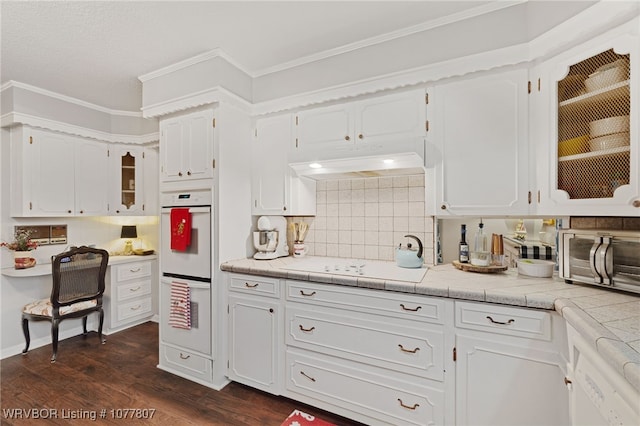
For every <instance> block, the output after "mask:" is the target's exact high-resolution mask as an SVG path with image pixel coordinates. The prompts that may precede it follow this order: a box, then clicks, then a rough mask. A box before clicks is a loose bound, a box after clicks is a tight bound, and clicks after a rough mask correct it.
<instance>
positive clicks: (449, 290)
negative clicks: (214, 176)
mask: <svg viewBox="0 0 640 426" xmlns="http://www.w3.org/2000/svg"><path fill="white" fill-rule="evenodd" d="M327 259H330V258H327ZM341 260H342V261H345V260H346V259H341ZM296 261H297V259H294V258H293V257H282V258H279V259H274V260H254V259H239V260H233V261H228V262H225V263H223V264H222V265H221V266H220V269H222V270H223V271H227V272H235V273H242V274H252V275H262V276H269V277H276V278H288V279H295V280H303V281H314V282H320V283H329V284H336V285H349V286H354V287H362V288H372V289H378V290H388V291H398V292H404V293H415V294H424V295H427V296H439V297H449V298H452V299H463V300H471V301H478V302H489V303H499V304H503V305H512V306H521V307H528V308H538V309H549V310H556V311H557V312H559V313H560V314H561V315H562V316H563V317H564V318H565V319H566V320H567V321H568V322H569V323H570V324H571V325H572V326H573V327H574V328H575V329H576V330H578V331H579V332H580V333H581V334H582V335H583V336H584V337H585V339H586V340H587V341H588V342H591V343H592V344H593V347H594V348H596V349H597V351H598V352H599V353H600V354H601V355H602V357H603V358H604V359H605V360H606V361H607V362H609V363H610V364H611V365H612V366H613V367H614V368H615V369H616V370H617V371H618V372H620V374H622V376H623V377H625V378H626V379H627V380H628V381H629V383H631V385H632V386H633V387H634V388H635V389H636V390H638V391H639V392H640V296H636V295H633V294H629V293H622V292H618V291H614V290H608V289H604V288H599V287H595V286H589V285H583V284H566V283H565V282H564V281H563V280H560V279H558V278H555V277H554V278H532V277H523V276H518V272H517V270H516V269H515V268H511V269H509V270H508V271H505V272H501V273H498V274H480V273H473V272H463V271H460V270H458V269H456V268H454V267H453V266H452V265H440V266H435V267H429V270H428V271H427V273H426V274H425V277H424V279H423V280H422V282H420V283H416V284H414V283H410V282H403V281H389V280H380V279H374V278H364V277H355V276H344V275H332V274H330V273H320V272H301V271H293V270H288V269H285V268H286V267H288V266H291V265H293V264H294V263H295V262H296ZM366 262H368V263H370V262H371V261H366ZM328 263H331V261H328Z"/></svg>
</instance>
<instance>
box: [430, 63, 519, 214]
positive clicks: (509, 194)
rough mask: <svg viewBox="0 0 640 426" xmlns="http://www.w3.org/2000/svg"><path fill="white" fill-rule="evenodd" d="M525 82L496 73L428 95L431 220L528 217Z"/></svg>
mask: <svg viewBox="0 0 640 426" xmlns="http://www.w3.org/2000/svg"><path fill="white" fill-rule="evenodd" d="M527 76H528V73H527V71H526V70H514V71H506V72H498V73H494V74H490V75H486V76H481V77H475V78H469V79H465V80H461V81H457V82H453V83H448V84H443V85H438V86H435V87H433V88H432V89H430V90H429V106H428V109H429V123H430V126H429V127H430V129H429V138H428V148H427V150H428V154H427V157H428V158H427V159H426V160H427V163H428V165H427V167H428V168H432V169H433V172H434V179H435V183H434V184H435V207H434V209H433V211H431V213H432V214H436V215H439V216H449V215H481V216H482V215H511V214H517V215H526V214H528V213H529V201H528V199H529V188H528V185H529V176H528V173H529V169H528V144H527V140H528V138H527V132H528V126H527V119H528V117H527V114H528V99H527V96H528V95H527Z"/></svg>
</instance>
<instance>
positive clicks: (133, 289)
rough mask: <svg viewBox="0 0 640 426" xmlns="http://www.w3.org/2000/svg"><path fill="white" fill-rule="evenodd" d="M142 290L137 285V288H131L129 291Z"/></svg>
mask: <svg viewBox="0 0 640 426" xmlns="http://www.w3.org/2000/svg"><path fill="white" fill-rule="evenodd" d="M138 290H140V286H138V287H136V288H130V289H129V291H131V292H133V291H138Z"/></svg>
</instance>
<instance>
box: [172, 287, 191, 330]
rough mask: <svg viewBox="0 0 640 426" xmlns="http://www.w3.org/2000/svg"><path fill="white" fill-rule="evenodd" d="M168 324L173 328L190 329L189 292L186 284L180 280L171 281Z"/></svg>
mask: <svg viewBox="0 0 640 426" xmlns="http://www.w3.org/2000/svg"><path fill="white" fill-rule="evenodd" d="M169 325H170V326H171V327H175V328H184V329H186V330H191V294H190V289H189V285H188V284H185V283H181V282H172V283H171V309H170V310H169Z"/></svg>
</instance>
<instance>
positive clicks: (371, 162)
mask: <svg viewBox="0 0 640 426" xmlns="http://www.w3.org/2000/svg"><path fill="white" fill-rule="evenodd" d="M289 166H290V167H291V168H292V169H293V170H294V171H295V172H296V174H297V175H298V176H304V177H308V178H311V179H315V180H322V179H340V178H358V177H377V176H398V175H409V174H423V173H424V172H425V168H424V159H423V158H422V157H421V156H420V155H418V153H416V152H405V153H395V154H384V155H375V156H364V157H360V156H358V157H351V158H339V159H333V160H324V161H323V160H318V161H309V162H300V163H290V164H289Z"/></svg>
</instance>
